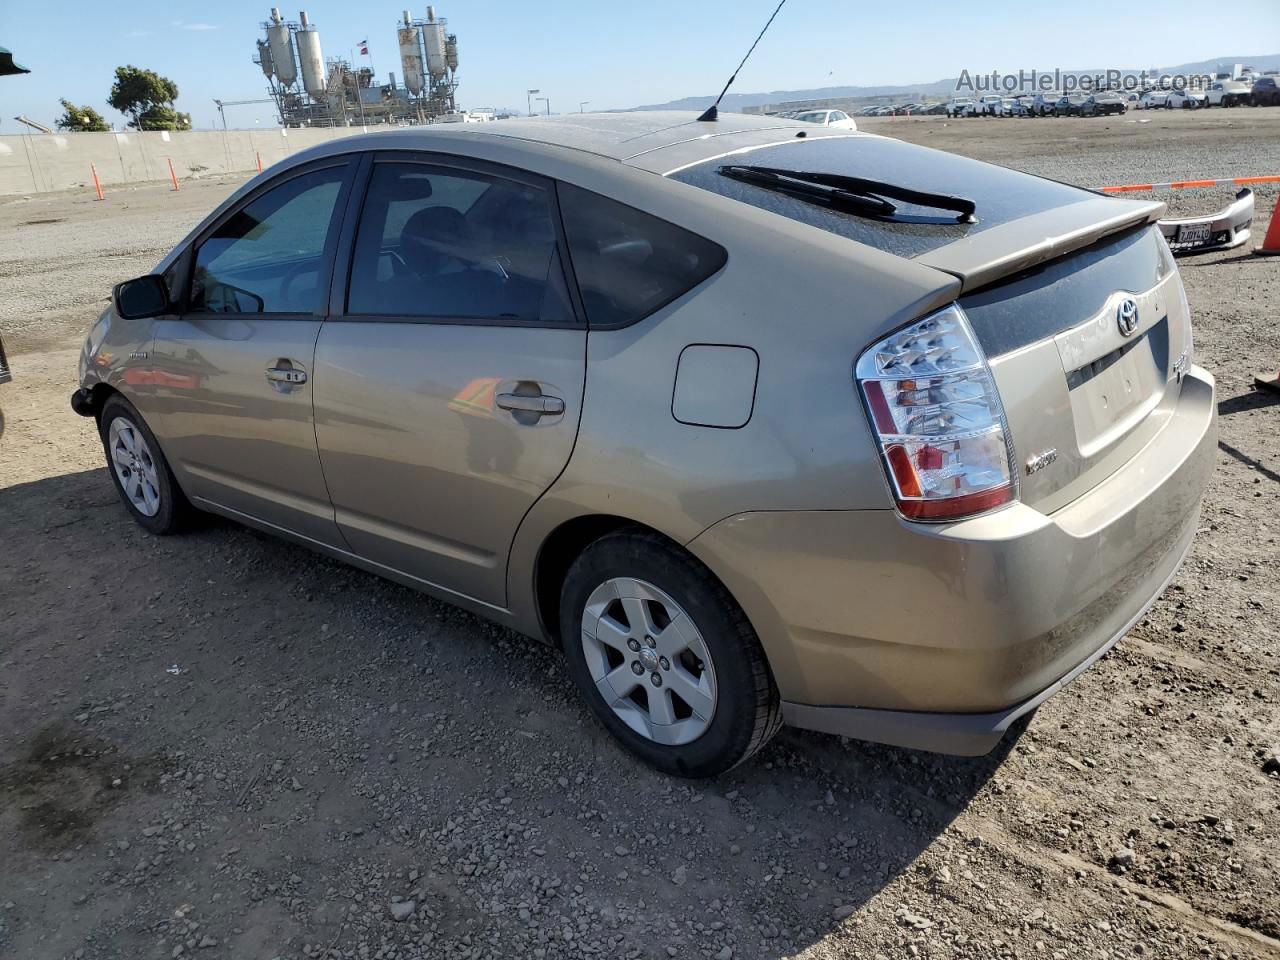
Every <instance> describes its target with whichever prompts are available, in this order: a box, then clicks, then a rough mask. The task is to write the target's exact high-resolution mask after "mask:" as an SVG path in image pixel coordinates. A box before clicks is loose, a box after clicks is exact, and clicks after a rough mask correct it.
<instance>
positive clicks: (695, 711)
mask: <svg viewBox="0 0 1280 960" xmlns="http://www.w3.org/2000/svg"><path fill="white" fill-rule="evenodd" d="M582 652H583V654H584V655H585V657H586V661H587V669H588V670H589V671H590V673H591V679H592V681H593V682H594V683H595V685H596V690H598V691H599V693H600V696H602V697H604V701H605V703H607V704H608V705H609V708H610V709H611V710H612V711H613V712H614V713H615V714H617V715H618V717H619V719H621V720H622V721H623V722H624V723H625V724H626V725H627V726H628V727H630V728H631V729H632V730H634V731H635V732H636V733H638V734H640V735H641V736H643V737H646V738H648V739H649V740H653V741H654V742H656V743H661V744H665V745H668V746H678V745H680V744H684V743H691V742H692V741H694V740H696V739H697V738H698V737H700V736H702V734H703V733H705V732H706V729H707V727H708V726H709V725H710V723H711V720H712V718H713V717H714V716H715V711H716V675H715V669H714V668H713V666H712V663H711V654H710V653H709V651H708V650H707V645H706V643H705V642H704V641H703V639H702V634H701V633H700V632H699V631H698V628H697V626H696V625H695V624H694V622H693V621H692V620H691V619H690V618H689V615H688V614H687V613H685V611H684V609H683V608H681V606H680V605H679V604H678V603H676V602H675V601H674V600H673V599H671V597H670V596H669V595H667V594H666V593H664V592H663V591H662V590H659V589H658V588H657V587H655V586H654V585H653V584H651V583H646V582H645V581H643V580H634V579H631V578H629V577H615V578H613V579H612V580H606V581H605V582H604V583H602V584H600V586H598V587H596V589H595V590H593V591H592V592H591V596H589V597H588V598H587V603H586V608H585V609H584V610H583V613H582Z"/></svg>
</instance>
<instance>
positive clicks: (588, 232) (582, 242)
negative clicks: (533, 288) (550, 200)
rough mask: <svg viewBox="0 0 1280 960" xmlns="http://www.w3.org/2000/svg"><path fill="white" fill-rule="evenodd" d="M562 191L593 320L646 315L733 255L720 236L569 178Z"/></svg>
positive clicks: (608, 322)
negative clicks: (713, 236)
mask: <svg viewBox="0 0 1280 960" xmlns="http://www.w3.org/2000/svg"><path fill="white" fill-rule="evenodd" d="M559 193H560V212H561V216H562V217H563V219H564V229H565V234H566V235H567V236H568V239H569V255H570V257H571V258H572V259H573V270H574V273H576V274H577V277H578V289H579V290H580V292H581V293H582V302H583V305H584V306H585V307H586V310H587V319H588V320H589V321H590V322H591V323H592V324H593V325H595V326H623V325H625V324H628V323H634V322H635V321H637V320H641V319H643V318H644V317H647V316H648V315H649V314H651V313H653V312H654V311H655V310H658V309H660V308H662V307H665V306H666V305H667V304H668V303H670V302H671V301H672V300H674V299H676V298H677V297H679V296H681V295H682V294H685V293H687V292H689V291H690V290H692V289H693V288H694V287H696V286H697V285H698V284H700V283H701V282H702V281H703V280H706V279H707V278H708V277H709V276H711V275H712V274H713V273H715V272H716V271H717V270H719V269H720V268H721V267H722V266H724V264H725V261H726V260H727V259H728V254H726V253H725V250H724V248H723V247H722V246H720V245H719V244H717V243H713V242H711V241H710V240H707V239H706V238H704V237H700V236H698V235H697V234H696V233H690V232H689V231H688V230H685V229H684V228H682V227H677V226H676V225H675V224H673V223H668V222H667V221H665V220H660V219H658V218H657V217H654V216H650V215H649V214H647V213H642V212H641V211H639V210H637V209H635V208H634V207H628V206H626V205H625V204H621V203H618V202H617V201H615V200H610V199H608V198H607V197H602V196H600V194H598V193H591V192H590V191H588V190H583V189H581V188H579V187H574V186H571V185H569V184H561V185H560V187H559Z"/></svg>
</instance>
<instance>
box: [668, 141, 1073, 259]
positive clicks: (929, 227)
mask: <svg viewBox="0 0 1280 960" xmlns="http://www.w3.org/2000/svg"><path fill="white" fill-rule="evenodd" d="M726 163H731V164H747V165H752V166H761V167H779V168H782V169H787V170H802V171H804V172H806V173H838V174H843V175H846V176H854V177H865V178H867V179H869V180H879V181H882V182H886V183H892V184H895V185H897V186H902V187H910V188H912V189H915V190H926V191H929V192H931V193H946V194H951V195H954V196H958V197H966V198H968V199H970V200H973V201H974V202H975V203H976V204H977V205H978V211H977V218H978V222H977V223H973V224H955V225H951V224H942V225H936V224H919V223H890V222H885V221H880V220H872V219H868V218H866V217H859V216H856V215H854V214H850V213H843V212H841V211H838V210H829V209H827V208H825V207H822V206H819V205H817V204H813V203H806V202H805V201H803V200H798V199H796V198H795V197H790V196H787V195H785V194H782V193H777V192H776V191H773V190H769V189H766V188H765V187H759V186H756V185H755V184H751V183H743V182H742V181H740V180H734V179H730V178H729V177H726V176H723V175H721V174H720V173H718V172H717V171H718V170H719V168H720V167H721V166H722V165H724V164H726ZM672 178H673V179H676V180H680V181H683V182H684V183H688V184H692V185H693V186H695V187H702V188H703V189H704V190H710V191H712V192H713V193H718V194H720V195H721V196H725V197H730V198H731V199H734V200H741V201H742V202H743V203H749V204H751V205H752V206H755V207H759V208H760V209H762V210H768V211H769V212H771V213H777V214H781V215H782V216H784V217H789V218H791V219H792V220H798V221H800V222H801V223H807V224H809V225H810V226H813V227H819V228H820V229H823V230H827V231H829V232H831V233H835V234H838V235H839V236H842V237H848V238H849V239H850V240H857V241H858V242H859V243H865V244H867V245H868V246H872V247H876V248H878V249H880V250H886V251H888V252H889V253H894V254H897V255H898V256H900V257H918V256H920V255H922V254H925V253H928V252H930V251H932V250H936V249H937V248H938V247H943V246H946V245H947V244H949V243H952V242H954V241H956V240H960V239H963V238H964V237H970V236H973V235H974V234H977V233H981V232H982V231H984V230H989V229H991V228H992V227H997V226H1000V225H1001V224H1003V223H1008V222H1009V221H1010V220H1016V219H1018V218H1020V217H1026V216H1030V215H1032V214H1036V213H1040V212H1042V211H1044V210H1049V209H1052V208H1053V207H1060V206H1063V205H1064V204H1068V203H1075V202H1078V201H1080V200H1084V199H1092V198H1093V195H1092V194H1088V193H1084V192H1082V191H1081V190H1079V189H1078V188H1076V187H1070V186H1067V185H1065V184H1061V183H1055V182H1053V181H1052V180H1042V179H1041V178H1039V177H1033V176H1030V175H1028V174H1025V173H1018V172H1017V171H1015V170H1009V169H1006V168H1005V167H997V166H993V165H991V164H989V163H981V162H979V161H977V160H970V159H968V158H966V157H958V156H955V155H954V154H950V153H943V152H941V151H939V150H930V149H929V148H927V147H918V146H915V145H914V144H909V143H903V142H902V141H900V140H890V139H887V138H880V137H823V138H815V139H812V140H796V141H794V142H792V143H784V144H776V145H774V146H768V147H758V148H757V149H755V150H747V151H744V152H742V153H735V154H733V156H732V157H718V158H716V159H714V160H707V161H705V162H703V163H700V164H698V165H697V166H693V167H686V168H685V169H684V170H681V171H679V172H678V173H675V174H672ZM893 202H894V203H895V204H896V205H897V206H898V209H899V211H900V212H901V213H903V214H909V215H913V216H937V215H939V214H941V215H944V216H945V215H946V211H938V210H934V209H933V208H930V207H916V206H913V205H911V204H906V203H903V202H901V201H898V200H895V201H893Z"/></svg>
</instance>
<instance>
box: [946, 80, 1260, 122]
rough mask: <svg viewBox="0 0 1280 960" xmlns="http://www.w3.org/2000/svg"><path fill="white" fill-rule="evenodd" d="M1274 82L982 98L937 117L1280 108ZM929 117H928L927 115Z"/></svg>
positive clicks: (954, 104) (964, 100)
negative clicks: (1205, 108) (1133, 110)
mask: <svg viewBox="0 0 1280 960" xmlns="http://www.w3.org/2000/svg"><path fill="white" fill-rule="evenodd" d="M1278 81H1280V77H1276V76H1270V75H1269V76H1263V77H1258V78H1257V79H1256V80H1254V81H1253V83H1252V85H1251V84H1248V83H1244V82H1242V81H1239V80H1215V81H1213V83H1211V84H1209V86H1208V88H1207V89H1205V90H1191V89H1186V88H1182V89H1170V90H1147V91H1145V92H1143V93H1142V94H1139V93H1137V92H1136V91H1102V92H1098V93H1068V94H1066V95H1063V94H1061V93H1057V92H1051V93H1036V94H1023V95H1021V96H1017V97H1005V96H1001V95H999V94H987V95H986V96H983V97H979V98H976V99H975V98H971V97H958V98H956V99H954V100H952V101H951V102H949V103H947V104H945V108H944V109H943V110H941V111H938V112H942V113H945V114H946V115H947V116H949V117H983V116H986V117H1096V116H1106V115H1109V114H1117V113H1124V112H1125V111H1126V110H1128V109H1130V108H1133V109H1135V110H1159V109H1165V110H1178V109H1181V110H1196V109H1200V108H1201V107H1240V106H1249V105H1251V106H1255V107H1266V106H1280V83H1278ZM927 112H933V111H927Z"/></svg>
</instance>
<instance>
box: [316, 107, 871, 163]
mask: <svg viewBox="0 0 1280 960" xmlns="http://www.w3.org/2000/svg"><path fill="white" fill-rule="evenodd" d="M826 109H835V108H818V109H815V110H812V111H803V112H805V113H817V112H824V111H825V110H826ZM699 116H700V113H698V112H697V111H693V110H681V111H676V110H637V111H633V112H629V113H573V114H565V115H563V116H555V117H532V118H528V119H523V118H522V119H508V120H495V121H493V122H492V123H484V124H427V125H423V126H415V127H399V128H397V129H394V130H386V131H378V132H373V133H365V134H360V135H357V136H353V137H343V138H341V139H338V140H333V141H330V142H329V143H327V144H323V145H321V146H319V147H313V148H311V149H310V150H307V151H303V152H302V153H299V154H295V155H294V156H295V157H297V158H298V159H299V160H301V159H303V158H304V156H305V157H309V158H317V157H320V156H326V155H330V154H335V153H346V152H351V151H354V150H369V149H383V150H445V151H447V150H449V149H450V141H454V142H456V143H457V146H458V148H461V147H462V144H464V143H466V142H471V143H475V142H476V140H477V138H488V137H499V138H503V139H506V140H509V141H518V142H520V143H523V144H527V145H528V146H529V148H530V150H532V151H537V152H546V150H547V149H548V148H550V149H552V150H556V151H559V150H576V151H580V152H583V153H587V154H592V155H594V156H597V157H603V158H606V159H610V160H617V161H620V162H622V163H625V164H627V165H629V166H635V167H640V168H643V169H648V170H652V171H655V172H662V173H665V172H668V171H670V170H672V169H674V168H675V167H677V166H686V165H688V164H689V163H697V162H700V161H701V160H705V159H710V158H711V157H716V156H722V155H724V154H726V153H730V152H732V151H734V150H738V149H743V148H746V147H752V146H761V145H764V144H768V143H776V142H781V141H785V140H790V139H792V138H793V137H794V136H795V135H796V133H797V132H799V131H801V130H803V131H805V136H806V137H819V136H828V135H834V136H859V135H860V134H855V133H852V132H851V131H835V132H833V133H831V134H828V133H826V128H824V127H816V126H815V125H813V124H811V123H806V122H804V121H801V120H790V119H787V118H784V117H768V116H754V115H748V114H741V113H721V114H720V115H719V119H717V120H715V121H706V122H700V121H699V120H698V117H699ZM462 152H464V153H465V152H466V151H465V150H462Z"/></svg>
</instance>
